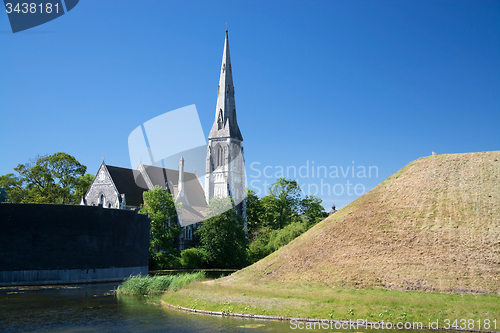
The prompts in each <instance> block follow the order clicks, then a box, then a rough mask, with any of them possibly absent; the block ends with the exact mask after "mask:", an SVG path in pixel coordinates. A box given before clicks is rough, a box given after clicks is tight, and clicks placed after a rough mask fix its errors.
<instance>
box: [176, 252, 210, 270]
mask: <svg viewBox="0 0 500 333" xmlns="http://www.w3.org/2000/svg"><path fill="white" fill-rule="evenodd" d="M181 265H182V266H183V267H203V266H205V256H204V255H203V252H202V251H200V250H199V249H196V248H191V249H186V250H183V251H182V252H181Z"/></svg>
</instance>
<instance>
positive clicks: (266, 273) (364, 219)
mask: <svg viewBox="0 0 500 333" xmlns="http://www.w3.org/2000/svg"><path fill="white" fill-rule="evenodd" d="M499 159H500V152H498V151H495V152H484V153H470V154H453V155H436V156H429V157H424V158H421V159H419V160H416V161H414V162H412V163H410V164H408V165H407V166H406V167H404V168H403V169H401V170H400V171H398V172H396V173H395V174H394V175H392V176H390V177H389V178H387V179H386V180H385V181H383V182H382V183H381V184H379V185H378V186H377V187H375V188H374V189H372V190H371V191H370V192H368V193H366V194H364V195H363V196H361V197H360V198H358V199H357V200H355V201H354V202H352V203H351V204H349V205H348V206H346V207H345V208H343V209H341V210H339V211H338V212H337V213H335V214H333V215H332V216H330V217H329V218H327V219H326V220H324V221H323V222H321V223H319V224H318V225H316V226H315V227H314V228H312V229H311V230H309V231H308V232H306V233H305V234H303V235H302V236H300V237H298V238H297V239H295V240H294V241H293V242H291V243H290V244H288V245H287V246H285V247H283V248H281V249H280V250H278V251H277V252H275V253H273V254H271V255H270V256H268V257H266V258H264V259H263V260H261V261H259V262H257V263H256V264H254V265H252V266H249V267H247V268H245V269H243V270H241V271H239V272H237V273H236V274H234V275H233V276H232V277H231V278H228V279H226V283H232V281H234V280H238V279H243V280H244V281H247V282H250V283H266V282H269V283H273V282H321V283H324V284H326V285H330V286H332V287H333V286H335V287H354V288H367V287H380V288H386V289H396V290H423V291H439V292H442V291H445V292H499V291H500V242H499V240H500V161H499Z"/></svg>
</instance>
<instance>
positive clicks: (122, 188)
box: [106, 165, 207, 226]
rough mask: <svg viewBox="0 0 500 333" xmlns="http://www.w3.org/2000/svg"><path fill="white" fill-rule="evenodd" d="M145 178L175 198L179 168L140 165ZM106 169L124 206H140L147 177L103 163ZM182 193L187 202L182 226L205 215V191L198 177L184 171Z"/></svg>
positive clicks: (146, 188)
mask: <svg viewBox="0 0 500 333" xmlns="http://www.w3.org/2000/svg"><path fill="white" fill-rule="evenodd" d="M143 166H144V170H145V171H146V174H147V178H149V180H150V181H151V183H152V185H153V186H156V185H158V186H160V187H161V188H163V189H166V186H165V184H168V190H169V192H170V193H171V194H172V196H173V197H174V198H176V197H177V194H178V190H177V189H178V182H179V171H178V170H172V169H165V168H159V167H155V166H150V165H143ZM106 168H107V169H108V172H109V174H110V176H111V179H112V180H113V183H114V184H115V186H116V189H117V190H118V192H119V193H120V194H125V200H126V203H127V206H136V207H139V206H140V205H141V204H142V203H143V200H142V194H143V192H144V191H147V190H148V189H149V188H148V184H147V180H146V179H144V177H143V175H142V173H141V171H140V170H132V169H126V168H120V167H116V166H111V165H106ZM184 193H185V195H186V198H187V200H188V202H189V205H184V206H183V208H182V221H181V226H186V225H189V224H193V223H196V222H201V221H203V220H204V218H205V213H204V212H205V209H206V207H207V204H206V201H205V192H204V190H203V187H202V186H201V183H200V181H199V180H198V176H197V175H196V174H195V173H193V172H184Z"/></svg>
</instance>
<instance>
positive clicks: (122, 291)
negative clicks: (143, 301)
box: [116, 271, 205, 295]
mask: <svg viewBox="0 0 500 333" xmlns="http://www.w3.org/2000/svg"><path fill="white" fill-rule="evenodd" d="M204 278H205V272H203V271H202V272H196V273H181V274H177V275H155V276H140V275H138V276H133V277H130V278H128V279H127V280H125V281H124V282H123V283H122V284H121V285H120V286H118V288H117V289H116V293H117V294H118V295H152V294H161V293H164V292H165V291H167V290H174V291H176V290H178V289H179V288H181V287H182V286H185V285H188V284H190V283H191V282H193V281H199V280H202V279H204Z"/></svg>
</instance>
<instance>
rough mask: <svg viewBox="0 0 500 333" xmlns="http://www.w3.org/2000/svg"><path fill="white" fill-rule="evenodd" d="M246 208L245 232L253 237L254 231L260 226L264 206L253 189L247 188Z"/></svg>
mask: <svg viewBox="0 0 500 333" xmlns="http://www.w3.org/2000/svg"><path fill="white" fill-rule="evenodd" d="M246 205H247V206H246V208H247V233H248V235H249V237H251V238H253V236H254V235H255V233H256V232H257V231H258V230H259V228H261V227H262V221H263V219H264V217H265V211H264V206H263V205H262V202H261V201H260V200H259V197H258V196H257V194H255V192H254V191H252V190H249V189H247V197H246Z"/></svg>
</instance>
